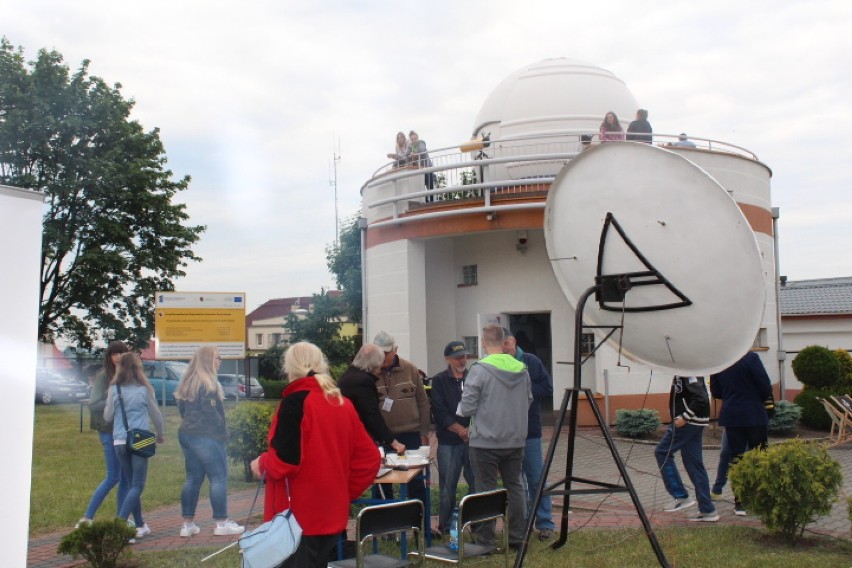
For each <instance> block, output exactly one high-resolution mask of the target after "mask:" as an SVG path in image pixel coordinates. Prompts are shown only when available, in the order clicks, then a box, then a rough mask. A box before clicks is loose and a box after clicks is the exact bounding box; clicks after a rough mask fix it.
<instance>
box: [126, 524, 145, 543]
mask: <svg viewBox="0 0 852 568" xmlns="http://www.w3.org/2000/svg"><path fill="white" fill-rule="evenodd" d="M125 522H126V523H127V526H128V527H129V528H131V529H136V530H137V531H138V530H139V529H138V528H137V527H136V523H134V522H133V521H131V520H130V519H127V521H125ZM149 532H150V531H149ZM127 542H128V543H129V544H136V539H135V538H131V539H128V540H127Z"/></svg>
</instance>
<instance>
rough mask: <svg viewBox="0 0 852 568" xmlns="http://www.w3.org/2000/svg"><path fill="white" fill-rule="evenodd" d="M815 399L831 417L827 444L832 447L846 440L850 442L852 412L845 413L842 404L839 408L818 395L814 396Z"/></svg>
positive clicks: (851, 438) (851, 436)
mask: <svg viewBox="0 0 852 568" xmlns="http://www.w3.org/2000/svg"><path fill="white" fill-rule="evenodd" d="M816 399H817V400H818V401H820V402H821V403H822V406H823V407H824V408H825V411H826V413H827V414H828V417H829V418H831V431H829V433H828V446H829V447H830V448H832V447H834V446H839V445H840V444H845V443H846V442H852V414H847V413H846V411H845V408H843V406H842V405H841V408H838V407H837V406H835V405H834V404H833V403H832V402H830V401H829V400H827V399H824V398H820V397H816ZM838 404H839V403H838Z"/></svg>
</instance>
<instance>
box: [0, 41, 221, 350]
mask: <svg viewBox="0 0 852 568" xmlns="http://www.w3.org/2000/svg"><path fill="white" fill-rule="evenodd" d="M88 66H89V61H88V60H84V61H83V62H82V64H81V65H80V68H79V70H77V71H76V72H74V73H73V74H71V73H70V71H69V68H68V67H67V66H66V65H64V64H63V58H62V55H61V54H59V53H57V52H56V51H47V50H44V49H42V50H40V51H39V53H38V58H37V59H36V60H35V61H32V62H29V63H25V61H24V55H23V49H22V48H17V49H15V48H13V46H12V45H11V43H9V41H8V40H7V39H6V38H5V37H4V38H3V39H2V40H1V41H0V183H2V184H6V185H11V186H17V187H21V188H26V189H33V190H39V191H43V192H44V193H45V196H46V203H45V213H44V218H43V244H42V265H41V309H40V314H39V326H38V334H39V339H41V340H43V341H51V340H53V339H55V338H56V337H57V336H64V337H66V338H68V339H71V340H73V341H75V342H76V343H77V344H78V345H79V346H81V347H84V348H88V347H90V346H91V344H92V340H93V339H94V338H95V337H96V336H97V334H102V335H104V336H106V337H108V338H110V339H122V340H128V341H131V342H132V343H134V344H136V345H142V344H145V343H146V342H147V340H148V339H149V337H150V335H151V332H152V328H153V325H152V322H153V300H154V292H155V291H156V290H171V289H173V285H172V280H173V279H174V278H176V277H179V276H183V275H184V271H183V268H184V267H186V266H187V263H188V261H190V260H200V259H199V258H198V257H196V256H195V254H193V252H192V249H191V248H190V247H191V246H192V245H193V244H194V243H195V242H196V241H197V240H198V238H199V236H200V234H201V233H202V232H203V231H204V227H203V226H188V225H184V223H185V222H186V221H187V220H188V218H189V217H188V215H187V214H186V212H185V206H184V205H182V204H174V203H172V197H174V195H175V194H176V193H177V192H179V191H182V190H184V189H186V188H187V185H188V183H189V177H188V176H187V177H184V178H182V179H178V180H176V181H175V180H173V174H172V172H171V171H169V170H167V169H165V164H166V156H165V152H164V149H163V145H162V143H161V141H160V137H159V131H158V130H157V129H154V130H152V131H150V132H145V131H144V130H143V129H142V126H141V125H140V124H139V123H138V122H136V121H135V120H130V118H129V117H130V112H131V110H132V109H133V105H134V101H133V100H132V99H131V100H125V99H124V98H123V97H122V95H121V92H120V89H121V85H120V84H118V83H116V84H115V85H113V86H112V87H110V86H108V85H107V84H106V83H105V82H104V81H103V80H102V79H100V78H98V77H93V76H89V74H88Z"/></svg>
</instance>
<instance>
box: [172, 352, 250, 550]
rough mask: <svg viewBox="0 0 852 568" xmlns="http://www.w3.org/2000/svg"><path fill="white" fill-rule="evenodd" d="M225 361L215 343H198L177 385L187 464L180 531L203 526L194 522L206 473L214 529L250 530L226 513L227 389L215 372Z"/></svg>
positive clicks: (187, 532) (185, 534) (225, 532)
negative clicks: (225, 400) (214, 524)
mask: <svg viewBox="0 0 852 568" xmlns="http://www.w3.org/2000/svg"><path fill="white" fill-rule="evenodd" d="M221 361H222V359H221V357H219V350H218V349H217V348H216V347H212V346H204V347H200V348H199V349H198V351H196V352H195V355H194V356H193V358H192V361H190V363H189V366H188V367H187V369H186V373H185V374H184V375H183V379H181V381H180V385H178V388H177V390H176V391H175V399H177V404H178V411H179V412H180V417H181V424H180V429H179V430H178V441H179V442H180V449H181V451H183V459H184V467H185V470H186V481H185V482H184V484H183V489H182V490H181V492H180V508H181V514H182V515H183V526H182V527H181V529H180V536H182V537H191V536H192V535H196V534H198V533H199V532H201V529H199V528H198V525H196V524H195V509H196V507H197V506H198V495H199V493H200V492H201V485H202V484H203V483H204V478H205V477H207V478H208V479H209V480H210V506H211V507H212V509H213V520H215V521H216V527H215V528H214V529H213V534H215V535H218V536H227V535H235V534H242V533H243V531H245V530H246V528H245V527H244V526H242V525H238V524H237V523H235V522H234V521H232V520H230V519H229V518H228V456H227V454H226V453H225V445H226V444H227V442H228V427H227V425H226V423H225V408H224V406H223V405H222V399H224V398H225V395H224V392H223V391H222V385H220V384H219V379H218V378H217V373H218V371H219V364H220V363H221Z"/></svg>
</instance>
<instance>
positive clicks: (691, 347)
mask: <svg viewBox="0 0 852 568" xmlns="http://www.w3.org/2000/svg"><path fill="white" fill-rule="evenodd" d="M608 216H610V223H608V222H607V217H608ZM613 220H614V222H613ZM619 227H620V229H621V231H622V232H621V233H620V232H619V231H618V230H617V229H618V228H619ZM605 228H606V230H605V231H604V229H605ZM604 232H605V234H602V233H604ZM544 233H545V239H546V243H547V251H548V255H549V258H550V262H551V265H552V266H553V271H554V273H555V274H556V278H557V280H558V281H559V285H560V286H561V287H562V291H563V293H564V294H565V296H566V297H567V298H568V300H569V302H571V304H572V305H573V306H574V307H575V309H576V307H577V302H578V300H579V298H580V297H581V296H582V295H583V294H584V292H585V291H586V290H588V289H589V288H590V287H592V286H594V285H595V284H596V276H598V275H599V274H600V275H602V276H612V275H619V274H628V273H629V274H633V276H631V277H630V278H628V279H627V280H630V281H631V282H632V283H633V287H632V288H631V289H630V290H628V291H627V292H626V294H625V295H624V301H623V302H622V301H604V302H603V303H600V302H598V301H595V299H594V297H591V298H590V299H589V301H588V303H587V305H586V309H585V312H584V323H585V324H586V325H591V326H618V325H621V324H622V323H623V330H622V333H619V332H616V333H615V334H613V335H612V336H611V337H610V339H609V340H610V341H611V342H615V343H620V349H621V352H622V354H624V355H625V356H626V357H627V358H629V359H631V360H633V361H636V362H639V363H643V364H646V365H649V366H651V367H653V368H655V369H658V370H660V371H665V372H669V373H672V374H678V375H708V374H710V373H714V372H717V371H721V370H722V369H725V368H727V367H729V366H730V365H732V364H733V363H734V362H735V361H737V360H738V359H739V358H740V357H742V355H743V353H745V352H746V351H748V349H749V348H750V347H751V345H752V344H753V342H754V339H755V337H756V335H757V332H758V330H759V328H760V322H761V319H762V316H763V307H764V300H765V287H764V280H763V270H762V266H761V257H760V251H759V249H758V247H757V242H756V241H755V238H754V233H753V232H752V229H751V227H750V226H749V224H748V221H747V220H746V219H745V217H744V216H743V214H742V212H741V211H740V209H739V207H738V206H737V204H736V202H735V201H734V200H733V199H732V198H731V196H730V195H729V194H728V192H727V191H726V190H725V189H724V188H723V187H722V186H721V185H720V184H719V183H718V182H717V181H716V180H715V179H713V177H711V176H710V175H709V174H708V173H707V172H705V171H704V170H702V169H701V168H699V167H698V166H696V165H695V164H694V163H692V162H690V161H689V160H687V159H686V158H684V157H682V156H680V155H678V154H675V153H674V152H670V151H668V150H664V149H662V148H658V147H655V146H651V145H648V144H640V143H630V142H628V143H618V142H608V143H605V144H601V145H599V146H597V147H595V148H593V149H590V150H587V151H586V152H584V153H583V154H581V155H580V156H578V157H577V158H575V159H573V160H571V162H570V163H569V164H568V165H566V166H565V167H564V168H563V169H562V170H561V171H560V173H559V175H558V176H557V177H556V179H555V181H554V182H553V186H552V187H551V189H550V192H549V194H548V197H547V207H546V209H545V224H544ZM628 242H632V245H633V248H631V246H630V245H629V244H628ZM642 257H644V261H643V259H642ZM640 274H646V276H638V275H640ZM647 274H652V275H651V276H647ZM658 276H659V277H661V278H662V279H663V283H653V282H660V280H659V279H658V278H657V277H658ZM608 331H609V330H608V329H600V328H596V329H595V332H596V334H597V335H598V336H599V337H601V338H603V337H605V335H606V333H607V332H608Z"/></svg>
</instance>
